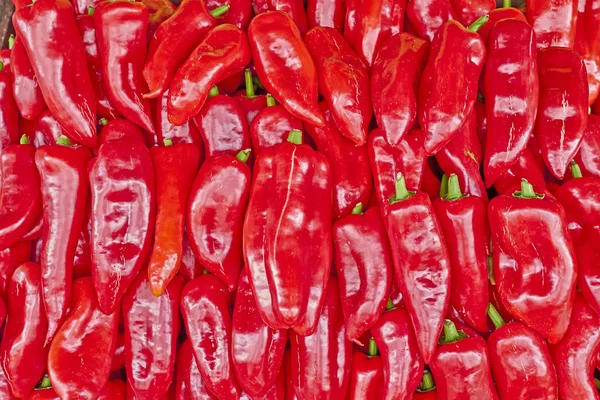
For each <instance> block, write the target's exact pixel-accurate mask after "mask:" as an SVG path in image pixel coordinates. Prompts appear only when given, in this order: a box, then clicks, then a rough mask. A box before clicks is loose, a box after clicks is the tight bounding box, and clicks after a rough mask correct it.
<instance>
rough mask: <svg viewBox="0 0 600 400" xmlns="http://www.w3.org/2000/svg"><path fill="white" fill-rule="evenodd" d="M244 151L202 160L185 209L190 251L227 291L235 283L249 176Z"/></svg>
mask: <svg viewBox="0 0 600 400" xmlns="http://www.w3.org/2000/svg"><path fill="white" fill-rule="evenodd" d="M248 153H249V151H241V152H240V153H239V154H238V156H237V158H236V157H233V156H230V155H222V156H218V157H215V158H212V159H209V160H208V161H206V162H205V163H204V164H203V165H202V167H201V168H200V171H199V172H198V175H197V176H196V179H195V180H194V183H193V185H192V188H191V191H190V196H189V200H188V205H187V211H186V220H187V225H186V227H187V235H188V238H189V242H190V247H191V248H192V251H193V252H194V255H195V256H196V258H197V259H198V261H199V262H200V264H201V265H202V266H203V267H204V268H206V269H207V270H208V271H210V272H212V273H213V274H215V276H217V278H219V279H220V280H221V281H222V282H223V283H224V284H225V285H227V288H228V289H229V291H230V292H233V291H235V289H236V287H237V283H238V278H239V275H240V267H241V265H242V228H243V225H244V212H245V211H246V205H247V204H248V197H249V195H250V183H251V178H252V173H251V172H250V168H249V167H248V165H247V164H246V161H247V159H248Z"/></svg>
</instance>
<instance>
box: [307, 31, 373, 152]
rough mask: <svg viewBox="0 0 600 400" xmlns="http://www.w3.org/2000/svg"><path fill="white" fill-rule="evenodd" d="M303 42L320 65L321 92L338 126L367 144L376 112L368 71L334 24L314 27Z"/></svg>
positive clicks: (345, 133) (348, 135)
mask: <svg viewBox="0 0 600 400" xmlns="http://www.w3.org/2000/svg"><path fill="white" fill-rule="evenodd" d="M304 42H305V43H306V47H307V48H308V51H309V52H310V55H311V56H312V58H313V60H314V61H315V64H316V66H317V72H318V75H319V88H320V92H321V94H322V95H323V97H324V98H325V101H326V102H327V104H328V105H329V110H330V112H331V116H332V117H333V120H334V121H335V124H336V125H337V128H338V129H339V131H340V132H341V133H342V135H344V136H345V137H346V138H348V139H350V140H351V141H352V142H354V143H355V144H356V145H359V146H360V145H363V144H365V143H366V142H367V134H368V131H369V123H370V122H371V114H372V113H373V111H372V109H371V90H370V84H369V71H368V70H367V68H366V67H365V66H364V64H363V63H362V61H361V60H360V58H358V56H357V55H356V54H355V53H354V51H353V50H352V48H351V47H350V45H349V44H348V43H347V42H346V41H345V40H344V37H343V36H342V35H341V33H339V32H338V31H336V30H335V29H333V28H327V27H316V28H312V29H311V30H310V31H308V32H307V33H306V35H304Z"/></svg>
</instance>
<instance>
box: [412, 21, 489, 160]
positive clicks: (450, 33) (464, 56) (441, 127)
mask: <svg viewBox="0 0 600 400" xmlns="http://www.w3.org/2000/svg"><path fill="white" fill-rule="evenodd" d="M486 21H487V19H486V17H485V16H484V17H482V18H480V19H478V20H477V21H475V22H474V23H473V24H472V25H471V26H469V28H468V29H467V28H464V27H463V26H462V25H461V24H459V23H458V22H456V21H448V22H446V23H445V24H444V25H442V27H441V28H440V30H439V32H438V33H437V35H436V36H435V39H434V40H433V41H432V43H431V51H430V52H429V58H428V59H427V64H425V70H424V71H423V75H422V77H421V84H420V87H419V101H418V116H419V125H420V126H421V128H422V129H423V131H424V132H425V151H426V153H427V155H434V154H435V153H437V152H438V151H439V150H440V149H441V148H442V147H444V146H445V145H446V144H448V142H450V141H451V140H452V138H454V136H456V134H457V132H458V129H459V128H460V127H461V126H462V125H463V124H464V123H465V121H466V120H467V119H468V117H469V115H471V112H472V111H473V107H474V106H475V99H476V98H477V85H478V80H479V75H480V74H481V71H482V69H483V63H484V61H485V56H486V50H485V44H484V43H483V40H482V39H481V37H480V36H479V35H478V34H477V33H476V32H477V29H478V28H479V26H481V24H484V23H485V22H486Z"/></svg>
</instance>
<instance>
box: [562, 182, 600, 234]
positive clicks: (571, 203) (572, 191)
mask: <svg viewBox="0 0 600 400" xmlns="http://www.w3.org/2000/svg"><path fill="white" fill-rule="evenodd" d="M554 197H556V199H557V200H558V201H559V202H560V204H562V206H563V207H564V209H565V213H566V216H567V223H568V225H569V231H571V234H572V236H573V239H574V241H575V242H577V236H578V233H579V231H580V230H581V228H583V227H586V226H600V179H599V178H596V177H583V178H582V177H581V176H578V177H576V178H574V179H569V180H568V181H567V182H565V183H564V184H563V185H561V186H560V188H559V189H558V190H557V191H556V192H554Z"/></svg>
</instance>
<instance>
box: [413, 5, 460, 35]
mask: <svg viewBox="0 0 600 400" xmlns="http://www.w3.org/2000/svg"><path fill="white" fill-rule="evenodd" d="M406 17H407V19H408V22H409V23H410V25H411V26H412V27H413V29H414V30H415V31H416V33H417V34H418V35H419V37H420V38H421V39H423V40H427V41H428V42H430V43H431V42H433V38H434V37H435V34H436V33H437V31H438V29H440V27H441V26H442V25H444V24H445V23H446V22H447V21H450V20H452V19H456V16H455V12H454V10H453V9H452V5H451V4H450V0H415V1H409V2H408V5H407V7H406Z"/></svg>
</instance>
